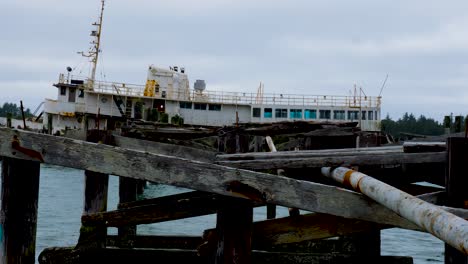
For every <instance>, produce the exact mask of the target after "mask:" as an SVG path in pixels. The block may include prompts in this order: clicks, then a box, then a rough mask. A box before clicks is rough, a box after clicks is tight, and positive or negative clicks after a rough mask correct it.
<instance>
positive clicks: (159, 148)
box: [114, 135, 216, 163]
mask: <svg viewBox="0 0 468 264" xmlns="http://www.w3.org/2000/svg"><path fill="white" fill-rule="evenodd" d="M114 139H115V144H116V146H118V147H121V148H127V149H133V150H139V151H145V152H149V153H154V154H162V155H169V156H175V157H180V158H184V159H191V160H197V161H202V162H209V163H211V162H213V161H214V159H215V155H216V153H215V152H213V151H208V150H203V149H196V148H192V147H186V146H179V145H173V144H166V143H161V142H154V141H148V140H142V139H135V138H129V137H122V136H118V135H114Z"/></svg>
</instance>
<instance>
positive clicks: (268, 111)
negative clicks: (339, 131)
mask: <svg viewBox="0 0 468 264" xmlns="http://www.w3.org/2000/svg"><path fill="white" fill-rule="evenodd" d="M274 110H275V111H274V115H275V118H288V109H287V108H277V109H274ZM303 111H304V119H317V118H318V119H332V118H331V115H332V113H333V119H336V120H359V119H360V118H361V119H362V120H374V119H377V111H361V117H360V116H359V111H355V110H348V111H346V110H318V111H317V110H316V109H289V118H290V119H302V114H303ZM317 114H318V115H317ZM261 116H262V109H261V108H256V107H255V108H253V109H252V117H257V118H260V117H261ZM263 118H273V108H263Z"/></svg>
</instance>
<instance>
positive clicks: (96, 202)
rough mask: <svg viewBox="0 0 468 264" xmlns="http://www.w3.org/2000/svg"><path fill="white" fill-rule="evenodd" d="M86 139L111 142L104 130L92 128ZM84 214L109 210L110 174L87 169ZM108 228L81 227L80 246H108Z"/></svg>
mask: <svg viewBox="0 0 468 264" xmlns="http://www.w3.org/2000/svg"><path fill="white" fill-rule="evenodd" d="M86 140H87V141H89V142H93V143H95V142H105V143H109V142H110V138H109V137H108V136H106V135H105V133H104V132H103V131H99V130H90V131H88V133H87V136H86ZM84 174H85V180H84V182H85V185H84V190H85V192H84V208H83V215H87V214H93V213H97V212H104V211H107V193H108V186H109V174H106V173H100V172H95V171H93V170H85V173H84ZM106 235H107V229H106V228H105V226H104V225H95V226H92V227H86V226H84V225H82V226H81V228H80V237H79V239H78V244H77V247H78V248H103V247H105V246H106Z"/></svg>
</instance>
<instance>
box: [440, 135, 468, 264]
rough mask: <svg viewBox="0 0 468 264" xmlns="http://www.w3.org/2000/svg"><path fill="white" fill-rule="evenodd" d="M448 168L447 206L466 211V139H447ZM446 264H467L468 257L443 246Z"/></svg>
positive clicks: (467, 201)
mask: <svg viewBox="0 0 468 264" xmlns="http://www.w3.org/2000/svg"><path fill="white" fill-rule="evenodd" d="M447 150H448V163H447V164H448V166H447V173H446V185H445V186H446V191H447V197H448V206H451V207H459V208H465V209H468V190H467V188H468V174H467V172H466V164H467V163H468V139H467V138H455V137H453V138H448V139H447ZM445 263H446V264H455V263H457V264H467V263H468V256H467V255H465V254H463V253H461V252H460V251H458V250H456V249H455V248H453V247H451V246H450V245H448V244H445Z"/></svg>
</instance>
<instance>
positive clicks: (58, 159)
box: [0, 128, 421, 228]
mask: <svg viewBox="0 0 468 264" xmlns="http://www.w3.org/2000/svg"><path fill="white" fill-rule="evenodd" d="M14 135H16V136H18V138H19V140H20V141H21V144H23V145H24V146H25V147H28V148H31V149H34V150H36V151H39V152H41V153H43V158H44V160H45V162H46V163H50V164H55V165H60V166H65V167H72V168H77V169H83V170H92V171H96V172H100V173H105V174H111V175H117V176H124V177H130V178H136V179H145V180H148V181H153V182H159V183H163V184H168V185H175V186H180V187H185V188H190V189H194V190H200V191H206V192H212V193H217V194H222V195H228V196H233V197H242V198H246V199H253V200H256V199H258V200H261V201H263V202H266V203H274V204H278V205H283V206H286V207H295V208H300V209H303V210H307V211H313V212H319V213H328V214H332V215H337V216H342V217H347V218H356V219H361V220H367V221H373V222H378V223H381V224H391V225H395V226H401V227H404V228H416V226H415V225H414V224H412V223H410V222H409V221H407V220H405V219H403V218H401V217H400V216H398V215H397V214H396V213H394V212H392V211H391V210H389V209H387V208H384V207H383V206H381V205H379V204H378V203H375V202H372V201H371V200H370V199H368V198H365V197H364V196H362V195H361V194H358V193H355V192H353V191H348V190H345V189H341V188H337V187H334V186H327V185H323V184H317V183H312V182H306V181H300V180H294V179H289V178H285V177H281V176H273V175H270V174H265V173H259V172H253V171H247V170H241V169H236V168H230V167H225V166H220V165H214V164H209V163H203V162H197V161H192V160H186V159H182V158H176V157H171V156H165V155H157V154H151V153H145V152H139V151H133V150H128V149H122V148H118V147H113V146H108V145H103V144H95V143H89V142H83V141H77V140H72V139H67V138H61V137H54V136H49V135H44V134H37V133H32V132H26V131H18V130H11V129H3V128H1V129H0V154H1V155H4V156H9V157H17V158H22V159H29V160H31V159H34V158H31V157H28V156H25V155H22V154H21V153H16V152H15V151H13V150H12V148H11V139H12V138H13V136H14ZM416 155H418V154H416ZM420 158H421V157H420ZM343 205H346V206H343Z"/></svg>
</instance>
